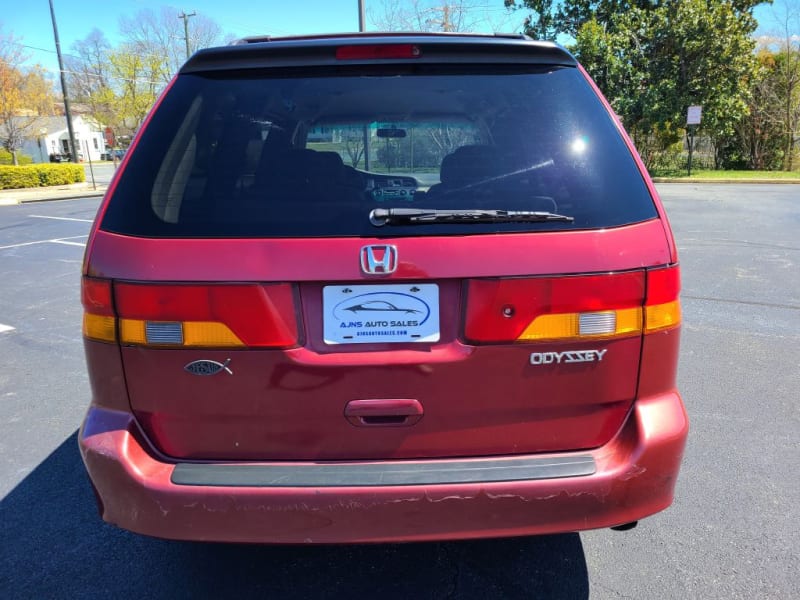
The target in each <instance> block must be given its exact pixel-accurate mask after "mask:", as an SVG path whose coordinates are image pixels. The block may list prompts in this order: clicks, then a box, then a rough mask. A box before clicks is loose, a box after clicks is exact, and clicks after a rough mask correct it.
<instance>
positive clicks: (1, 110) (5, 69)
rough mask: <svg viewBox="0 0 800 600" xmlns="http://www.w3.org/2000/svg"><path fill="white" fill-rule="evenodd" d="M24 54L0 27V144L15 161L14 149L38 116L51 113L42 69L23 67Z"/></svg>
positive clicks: (50, 98) (30, 132)
mask: <svg viewBox="0 0 800 600" xmlns="http://www.w3.org/2000/svg"><path fill="white" fill-rule="evenodd" d="M26 59H27V56H26V55H25V53H24V52H23V47H22V44H21V42H20V40H18V39H17V38H16V37H14V35H13V34H11V33H8V34H6V33H4V32H3V31H2V30H1V29H0V145H2V146H3V148H5V149H6V150H8V152H10V153H11V157H12V161H13V163H14V164H15V165H16V164H18V157H17V152H18V150H19V149H20V148H21V147H22V144H23V142H24V140H25V139H26V138H28V137H30V136H32V135H33V134H34V130H35V128H36V127H37V125H38V123H39V117H40V116H44V115H51V114H52V113H53V100H54V94H53V87H52V84H51V83H50V81H49V80H48V79H47V77H46V75H45V71H44V69H43V68H42V67H41V66H39V65H35V66H33V67H27V68H26V67H25V65H24V63H25V61H26Z"/></svg>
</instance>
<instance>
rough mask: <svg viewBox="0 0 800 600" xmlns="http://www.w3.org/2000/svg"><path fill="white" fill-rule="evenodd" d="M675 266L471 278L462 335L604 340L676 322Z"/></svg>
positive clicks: (485, 339)
mask: <svg viewBox="0 0 800 600" xmlns="http://www.w3.org/2000/svg"><path fill="white" fill-rule="evenodd" d="M679 290H680V279H679V276H678V269H677V267H675V268H669V269H659V270H654V271H634V272H626V273H609V274H603V275H580V276H559V277H537V278H529V279H474V280H470V281H469V282H468V284H467V301H466V315H465V328H464V337H465V338H466V340H467V341H469V342H472V343H503V342H536V341H545V340H578V339H609V338H620V337H628V336H637V335H641V334H642V332H643V331H644V332H645V333H648V332H651V331H658V330H661V329H666V328H669V327H673V326H677V325H678V324H679V323H680V306H679V303H678V299H677V298H678V292H679Z"/></svg>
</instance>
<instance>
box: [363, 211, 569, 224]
mask: <svg viewBox="0 0 800 600" xmlns="http://www.w3.org/2000/svg"><path fill="white" fill-rule="evenodd" d="M574 220H575V219H574V218H573V217H568V216H567V215H559V214H556V213H551V212H544V211H533V210H458V209H455V210H444V209H438V208H373V209H372V210H371V211H370V213H369V222H370V223H372V224H373V225H374V226H375V227H383V226H384V225H425V224H427V223H544V222H547V221H563V222H566V223H572V222H573V221H574Z"/></svg>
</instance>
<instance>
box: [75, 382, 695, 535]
mask: <svg viewBox="0 0 800 600" xmlns="http://www.w3.org/2000/svg"><path fill="white" fill-rule="evenodd" d="M687 431H688V421H687V418H686V413H685V410H684V408H683V403H682V402H681V399H680V396H679V395H678V394H677V392H674V393H669V394H664V395H661V396H658V397H652V398H648V399H646V400H639V401H637V402H636V404H635V405H634V409H633V410H632V411H631V413H630V415H629V417H628V419H627V421H626V423H625V425H624V426H623V428H622V429H621V430H620V432H619V433H618V434H617V436H616V437H615V438H614V439H613V440H612V441H611V442H609V443H608V444H606V445H605V446H603V447H601V448H598V449H596V450H593V451H590V452H581V453H576V456H577V455H578V454H579V455H580V456H584V457H585V456H587V455H588V456H591V457H592V458H593V459H594V463H595V469H596V470H595V472H594V474H591V475H584V476H573V477H565V478H557V479H533V480H515V481H501V482H489V483H487V482H481V483H475V482H470V483H447V484H425V485H398V486H395V485H391V486H361V487H357V486H349V487H343V486H330V485H329V486H324V487H258V486H250V487H225V486H206V485H200V486H198V485H176V484H174V483H172V481H171V477H172V474H173V471H174V469H175V465H174V464H172V463H169V462H165V461H162V460H160V459H158V458H156V457H154V456H153V454H152V453H151V451H150V450H149V449H148V446H147V444H146V442H145V441H144V440H143V438H142V436H141V433H140V431H139V429H138V427H137V425H136V423H135V421H134V420H133V417H132V416H131V415H130V414H128V413H124V412H116V411H110V410H105V409H101V408H97V407H92V408H91V409H90V410H89V413H88V415H87V417H86V420H85V422H84V425H83V427H82V429H81V433H80V437H79V443H80V449H81V454H82V455H83V460H84V463H85V464H86V468H87V470H88V472H89V476H90V478H91V479H92V483H93V485H94V487H95V490H96V492H97V496H98V504H99V508H100V512H101V514H102V517H103V519H105V520H106V521H108V522H110V523H113V524H116V525H118V526H120V527H123V528H125V529H129V530H131V531H135V532H138V533H142V534H145V535H151V536H155V537H163V538H171V539H185V540H213V541H226V542H259V543H312V542H313V543H355V542H382V541H419V540H435V539H438V540H444V539H459V538H478V537H502V536H514V535H533V534H547V533H560V532H567V531H580V530H585V529H595V528H600V527H609V526H614V525H619V524H622V523H627V522H630V521H635V520H638V519H641V518H644V517H646V516H649V515H651V514H653V513H656V512H658V511H660V510H663V509H664V508H666V507H667V506H669V505H670V503H671V502H672V496H673V490H674V486H675V480H676V477H677V474H678V470H679V467H680V461H681V457H682V455H683V448H684V444H685V441H686V435H687ZM570 455H571V454H561V455H552V456H551V457H552V458H557V457H568V456H570ZM476 460H481V459H476ZM357 464H358V463H351V465H357ZM372 464H374V463H372ZM298 467H300V468H302V467H301V465H298Z"/></svg>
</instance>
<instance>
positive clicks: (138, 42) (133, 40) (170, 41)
mask: <svg viewBox="0 0 800 600" xmlns="http://www.w3.org/2000/svg"><path fill="white" fill-rule="evenodd" d="M179 14H180V11H179V10H177V9H175V8H171V7H166V6H164V7H161V10H160V11H158V12H155V11H153V10H150V9H145V10H140V11H139V12H137V13H136V15H134V16H133V17H122V18H120V21H119V29H120V33H121V34H122V37H123V38H124V40H125V43H126V44H128V45H129V46H130V47H133V48H136V51H137V52H139V53H140V54H141V56H142V58H144V59H146V60H151V59H152V60H158V61H159V63H160V65H161V67H160V69H159V72H158V77H159V78H160V79H161V80H162V81H163V82H164V84H166V83H168V82H169V80H170V79H171V78H172V76H173V75H174V74H175V73H176V72H177V71H178V69H180V67H181V65H183V63H184V62H185V61H186V41H185V39H184V29H183V22H182V21H181V20H180V19H179ZM222 42H223V35H222V29H221V28H220V26H219V25H217V23H216V22H215V21H213V20H211V19H209V18H208V17H205V16H203V15H195V16H193V17H192V18H191V19H190V20H189V50H190V52H195V51H197V50H199V49H201V48H206V47H209V46H215V45H218V44H221V43H222Z"/></svg>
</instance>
